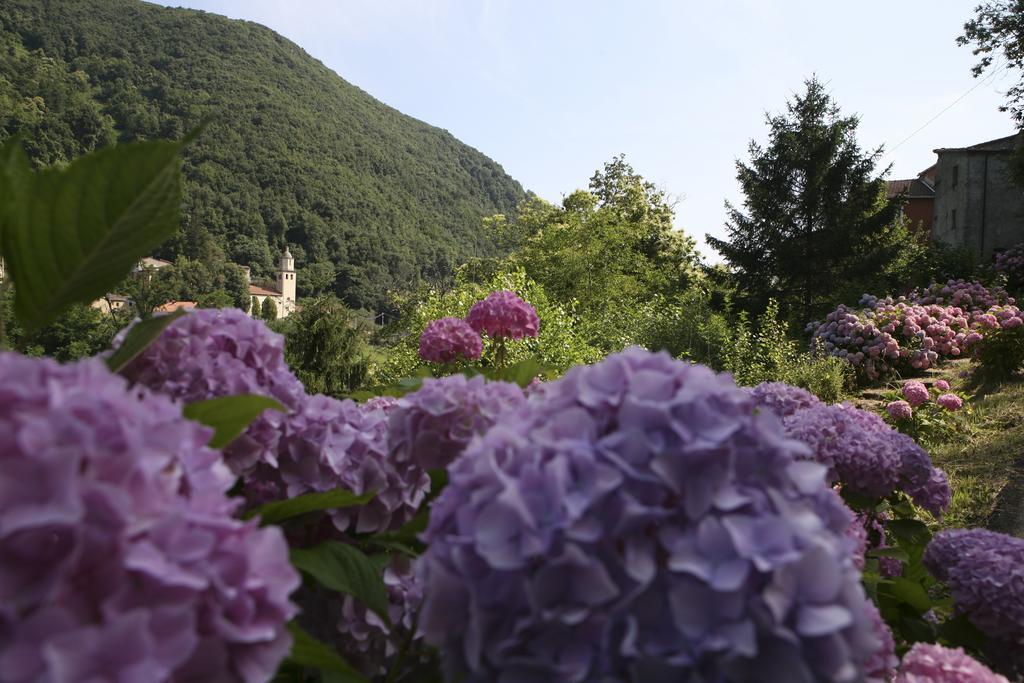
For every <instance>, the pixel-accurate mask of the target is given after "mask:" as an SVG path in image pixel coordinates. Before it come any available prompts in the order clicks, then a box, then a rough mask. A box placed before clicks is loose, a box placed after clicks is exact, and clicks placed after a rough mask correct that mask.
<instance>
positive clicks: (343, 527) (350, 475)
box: [245, 395, 430, 533]
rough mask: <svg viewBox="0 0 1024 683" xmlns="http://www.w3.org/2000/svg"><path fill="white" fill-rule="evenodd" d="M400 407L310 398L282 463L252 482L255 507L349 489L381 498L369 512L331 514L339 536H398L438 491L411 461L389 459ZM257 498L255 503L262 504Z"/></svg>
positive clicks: (280, 451) (297, 416) (266, 467)
mask: <svg viewBox="0 0 1024 683" xmlns="http://www.w3.org/2000/svg"><path fill="white" fill-rule="evenodd" d="M397 410H398V406H397V405H395V406H394V407H392V406H391V404H390V403H389V402H383V403H382V402H376V403H372V404H369V405H363V406H360V405H358V404H356V403H354V402H352V401H350V400H344V401H340V400H338V399H335V398H331V397H329V396H321V395H317V396H310V397H308V398H306V399H304V400H303V402H302V404H301V405H300V406H299V408H298V409H297V410H296V411H295V412H294V413H292V414H291V415H289V416H288V417H287V418H286V419H285V421H284V423H283V425H282V429H281V435H280V437H279V439H278V448H277V451H276V457H275V462H274V463H273V464H269V463H262V464H260V465H259V466H257V467H256V469H255V470H254V471H253V473H252V474H251V475H250V476H248V477H246V478H245V489H246V494H247V495H249V496H250V502H251V503H254V504H255V503H259V502H265V500H267V499H270V500H277V499H281V498H292V497H295V496H298V495H302V494H304V493H313V492H323V491H330V490H333V489H336V488H343V489H345V490H348V491H352V492H353V493H356V494H363V493H369V492H371V491H372V492H375V495H374V497H373V499H372V500H371V501H370V502H369V503H367V504H365V505H362V506H359V507H351V508H342V509H338V510H332V511H331V512H330V517H331V520H332V521H333V523H334V525H335V527H336V528H337V529H338V530H339V531H354V532H356V533H374V532H378V531H387V530H393V529H396V528H398V527H400V526H401V525H402V524H404V523H405V522H407V521H409V520H410V519H412V517H413V515H415V513H416V510H417V509H418V508H419V506H420V503H422V502H423V499H424V497H425V496H426V494H427V491H429V489H430V477H429V476H427V473H426V472H425V471H424V470H423V469H422V468H421V467H419V466H418V465H416V464H415V463H413V462H411V461H410V460H397V459H393V458H389V457H388V452H387V433H388V414H389V413H390V412H392V411H397ZM254 498H255V499H254Z"/></svg>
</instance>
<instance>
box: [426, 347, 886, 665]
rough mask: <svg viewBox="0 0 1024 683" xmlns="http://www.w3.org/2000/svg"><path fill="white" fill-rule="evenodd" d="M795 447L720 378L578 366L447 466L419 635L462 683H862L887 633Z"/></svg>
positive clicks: (606, 363)
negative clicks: (878, 627) (875, 619)
mask: <svg viewBox="0 0 1024 683" xmlns="http://www.w3.org/2000/svg"><path fill="white" fill-rule="evenodd" d="M805 454H806V448H805V447H804V446H802V445H801V444H799V443H797V442H795V441H793V440H791V439H788V438H786V436H785V434H784V432H783V430H782V427H781V425H780V424H779V421H778V418H777V417H776V416H775V415H774V414H772V413H771V412H770V411H761V412H760V413H759V412H758V411H757V410H756V404H755V403H754V401H753V399H752V398H751V396H750V393H749V392H746V391H744V390H741V389H739V388H737V387H736V386H735V384H733V382H732V380H731V379H730V378H729V377H728V376H726V375H716V374H715V373H713V372H712V371H711V370H709V369H707V368H704V367H701V366H692V365H689V364H686V363H682V362H680V361H677V360H674V359H672V358H671V357H670V356H668V355H667V354H664V353H661V354H652V353H649V352H647V351H644V350H641V349H629V350H627V351H624V352H622V353H618V354H614V355H611V356H609V357H607V358H606V359H605V360H603V361H602V362H600V363H598V364H596V365H593V366H587V367H584V366H578V367H576V368H573V369H572V370H570V371H569V372H568V373H567V374H566V375H565V376H564V377H562V378H561V379H559V380H557V381H554V382H550V383H548V384H547V385H546V387H545V391H544V392H543V394H541V395H539V396H537V397H531V399H530V400H529V402H528V403H527V404H526V405H525V406H524V407H523V408H522V409H520V410H515V411H509V412H506V413H503V414H502V416H501V417H500V418H499V420H498V422H497V424H495V425H494V426H493V427H492V428H491V429H490V430H488V431H487V433H485V434H484V435H483V436H482V437H480V438H478V439H474V440H473V441H472V442H471V443H470V445H469V447H468V448H467V450H466V453H465V454H464V456H463V457H462V458H460V459H458V460H456V461H455V462H454V463H453V464H452V465H451V466H450V467H449V483H448V486H447V488H446V489H445V490H444V491H443V492H442V493H441V494H440V496H439V497H438V498H437V499H436V501H435V503H434V505H433V508H432V511H431V518H430V525H429V527H428V529H427V531H426V533H425V535H424V540H425V541H426V542H427V543H428V548H427V551H426V553H425V554H424V555H423V557H422V558H421V559H420V564H419V570H420V572H421V575H422V577H423V580H424V596H425V598H424V606H423V611H422V613H421V618H420V626H421V628H422V629H423V633H424V638H425V639H426V640H427V642H429V643H432V644H436V645H439V646H441V648H442V651H443V654H444V656H445V658H446V665H447V667H448V669H449V672H450V673H451V675H452V676H455V677H458V676H464V678H462V679H461V680H464V681H466V683H479V682H483V681H496V680H502V681H536V682H538V683H543V682H545V681H550V682H552V683H554V682H555V681H558V682H578V681H598V680H643V681H656V680H666V681H667V680H685V679H686V678H687V677H688V676H700V677H701V678H702V679H705V680H754V679H759V680H794V679H798V680H815V679H821V680H838V679H843V678H851V679H855V678H857V677H858V675H859V674H862V673H863V672H864V671H865V668H866V667H867V666H868V662H869V660H870V659H871V658H872V657H873V656H874V655H875V654H876V653H877V652H878V651H880V650H881V649H882V647H883V644H882V643H881V642H880V641H879V639H878V637H877V636H876V634H875V632H874V627H873V624H872V615H871V614H870V610H869V607H868V602H867V599H866V597H865V595H864V592H863V589H862V588H861V586H860V583H859V572H858V571H857V570H856V568H855V567H854V566H853V562H852V559H851V556H850V555H851V552H850V551H851V544H850V542H849V541H848V539H846V538H845V536H844V530H845V529H846V527H847V526H848V525H849V522H850V514H849V512H848V510H847V509H846V508H845V507H844V506H843V504H842V502H841V500H839V498H838V496H837V495H836V494H835V492H834V491H832V490H831V488H830V487H828V486H827V485H826V483H825V480H824V474H825V470H824V468H823V467H821V466H820V465H818V464H816V463H812V462H807V461H804V460H799V459H797V456H804V455H805Z"/></svg>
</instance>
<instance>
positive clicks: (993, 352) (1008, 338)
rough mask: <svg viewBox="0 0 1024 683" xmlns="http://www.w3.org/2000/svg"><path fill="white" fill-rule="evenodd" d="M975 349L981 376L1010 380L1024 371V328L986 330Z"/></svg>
mask: <svg viewBox="0 0 1024 683" xmlns="http://www.w3.org/2000/svg"><path fill="white" fill-rule="evenodd" d="M981 335H982V340H981V342H979V343H978V346H977V347H976V349H975V358H976V359H977V361H978V372H979V374H980V375H981V376H983V377H987V378H996V379H1009V378H1011V377H1013V376H1014V375H1016V374H1017V373H1018V372H1019V371H1020V370H1021V369H1024V326H1022V327H1014V328H1010V329H1003V328H996V329H989V328H985V329H982V330H981Z"/></svg>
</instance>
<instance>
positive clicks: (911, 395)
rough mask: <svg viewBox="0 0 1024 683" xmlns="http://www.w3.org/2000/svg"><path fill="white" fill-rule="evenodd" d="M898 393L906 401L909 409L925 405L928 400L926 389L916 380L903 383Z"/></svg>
mask: <svg viewBox="0 0 1024 683" xmlns="http://www.w3.org/2000/svg"><path fill="white" fill-rule="evenodd" d="M900 393H902V394H903V398H905V399H907V403H909V404H910V407H911V408H916V407H917V406H919V405H921V404H922V403H927V402H928V398H929V395H928V387H926V386H925V385H924V383H923V382H918V381H917V380H911V381H909V382H905V383H904V384H903V389H902V390H901V391H900Z"/></svg>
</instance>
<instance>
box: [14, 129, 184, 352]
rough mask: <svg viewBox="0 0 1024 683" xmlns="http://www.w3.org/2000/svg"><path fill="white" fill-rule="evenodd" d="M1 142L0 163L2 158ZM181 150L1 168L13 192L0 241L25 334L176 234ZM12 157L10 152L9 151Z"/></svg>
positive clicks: (114, 150)
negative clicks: (54, 165)
mask: <svg viewBox="0 0 1024 683" xmlns="http://www.w3.org/2000/svg"><path fill="white" fill-rule="evenodd" d="M18 144H19V143H18V141H17V140H15V141H13V142H12V143H9V145H8V149H7V150H5V151H4V153H3V154H2V156H3V157H4V158H5V159H9V158H11V152H10V147H12V146H13V147H17V146H18ZM180 149H181V145H180V144H178V143H172V142H147V143H139V144H134V145H117V146H114V147H108V148H106V149H103V150H101V151H99V152H95V153H93V154H89V155H86V156H84V157H81V158H79V159H76V160H75V161H74V162H73V163H72V164H70V165H69V166H67V167H66V168H47V169H44V170H42V171H37V172H35V173H29V172H28V166H27V162H26V161H24V160H23V157H22V160H21V161H17V160H16V161H15V162H14V164H13V169H12V167H11V166H7V169H8V170H7V172H6V174H5V176H6V178H5V179H3V180H2V181H0V183H2V184H3V185H4V186H6V187H8V189H9V190H10V189H12V188H13V189H16V192H15V193H14V194H13V195H12V196H10V199H8V204H7V206H6V210H5V211H4V213H3V214H2V217H3V224H2V226H0V237H2V239H3V245H2V249H3V255H4V258H5V260H6V264H7V269H8V271H9V277H10V278H11V280H12V281H13V283H14V286H15V288H16V291H17V296H16V298H15V302H14V308H15V313H16V315H17V316H18V319H19V321H20V322H21V324H22V325H23V326H24V327H25V328H26V330H28V331H30V332H31V331H34V330H36V329H38V328H39V327H41V326H42V325H45V324H46V323H48V322H51V321H53V320H54V319H55V318H56V317H57V316H58V315H60V314H61V313H62V312H63V311H64V310H66V309H67V308H68V307H69V306H70V305H71V304H73V303H76V302H81V303H87V302H90V301H92V300H94V299H96V298H98V297H100V296H103V295H104V294H106V293H107V292H109V291H110V289H111V288H112V287H113V286H114V285H116V284H117V283H118V282H119V281H120V280H121V279H122V278H123V277H124V273H125V272H127V271H128V270H130V269H131V268H132V266H134V265H135V263H136V262H137V261H138V260H139V259H140V258H141V257H143V256H145V255H146V254H148V253H149V252H150V251H152V250H153V249H154V248H155V247H157V246H158V245H159V244H160V243H162V242H163V241H164V240H165V239H166V238H167V237H168V236H169V235H170V234H171V233H172V232H173V231H174V230H175V229H176V228H177V226H178V217H179V205H180V203H181V182H180V178H179V166H180V162H179V160H178V158H177V155H178V152H179V150H180ZM13 155H14V158H15V159H17V158H18V157H19V156H20V154H19V153H18V152H17V151H15V152H13Z"/></svg>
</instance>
